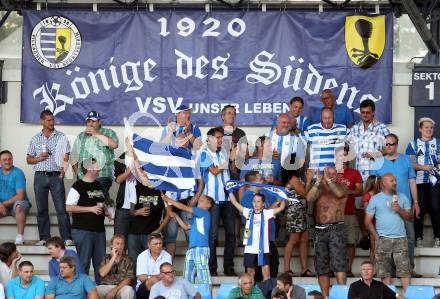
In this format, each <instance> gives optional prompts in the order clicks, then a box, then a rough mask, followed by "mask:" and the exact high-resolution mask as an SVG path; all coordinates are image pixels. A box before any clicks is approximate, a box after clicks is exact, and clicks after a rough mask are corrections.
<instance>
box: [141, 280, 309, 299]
mask: <svg viewBox="0 0 440 299" xmlns="http://www.w3.org/2000/svg"><path fill="white" fill-rule="evenodd" d="M196 294H197V291H196V289H194V287H193V286H192V284H190V283H189V282H188V281H187V280H186V279H183V278H180V277H176V278H175V279H174V282H173V284H172V285H171V286H170V287H166V286H164V284H163V283H162V281H159V282H157V283H155V284H154V285H153V287H152V288H151V291H150V297H149V298H150V299H154V298H155V297H157V296H164V297H165V298H167V299H188V296H191V297H194V296H195V295H196ZM304 299H305V298H304Z"/></svg>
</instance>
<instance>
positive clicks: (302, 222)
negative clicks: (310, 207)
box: [284, 170, 315, 277]
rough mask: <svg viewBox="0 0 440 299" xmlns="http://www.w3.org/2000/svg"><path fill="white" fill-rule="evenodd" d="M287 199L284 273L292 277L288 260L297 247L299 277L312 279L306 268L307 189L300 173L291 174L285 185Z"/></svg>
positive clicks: (312, 275)
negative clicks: (287, 237)
mask: <svg viewBox="0 0 440 299" xmlns="http://www.w3.org/2000/svg"><path fill="white" fill-rule="evenodd" d="M286 187H287V191H288V196H289V199H288V200H287V203H286V204H287V208H286V230H287V233H288V234H289V240H288V241H287V244H286V247H285V248H284V272H288V273H290V274H291V275H292V276H293V272H292V270H291V269H290V259H291V256H292V251H293V248H294V247H296V246H297V245H299V260H300V264H301V277H314V276H315V275H314V274H313V273H312V272H311V271H310V270H309V269H308V268H307V257H308V250H309V244H308V242H309V232H308V230H307V229H308V224H307V202H306V200H305V198H306V195H307V192H308V190H307V188H306V185H305V184H304V182H303V181H302V180H301V171H300V170H296V171H293V172H292V177H291V178H290V180H289V183H288V184H287V186H286Z"/></svg>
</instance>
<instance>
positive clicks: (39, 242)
mask: <svg viewBox="0 0 440 299" xmlns="http://www.w3.org/2000/svg"><path fill="white" fill-rule="evenodd" d="M35 245H37V246H45V245H46V241H44V240H40V241H38V242H37V243H35Z"/></svg>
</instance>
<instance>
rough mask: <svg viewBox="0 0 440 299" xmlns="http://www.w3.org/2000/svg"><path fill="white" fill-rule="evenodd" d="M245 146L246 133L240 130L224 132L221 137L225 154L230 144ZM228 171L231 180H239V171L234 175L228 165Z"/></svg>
mask: <svg viewBox="0 0 440 299" xmlns="http://www.w3.org/2000/svg"><path fill="white" fill-rule="evenodd" d="M231 142H232V143H233V144H247V143H248V142H247V138H246V133H245V132H244V131H243V130H242V129H240V128H235V129H234V131H232V132H231V131H226V130H224V136H223V143H224V144H223V146H224V147H225V148H226V149H227V153H229V151H230V149H231V144H230V143H231ZM229 169H230V170H231V173H230V176H231V179H232V180H239V179H240V171H238V173H234V172H233V171H232V167H231V165H229Z"/></svg>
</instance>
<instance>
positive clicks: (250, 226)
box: [243, 208, 274, 254]
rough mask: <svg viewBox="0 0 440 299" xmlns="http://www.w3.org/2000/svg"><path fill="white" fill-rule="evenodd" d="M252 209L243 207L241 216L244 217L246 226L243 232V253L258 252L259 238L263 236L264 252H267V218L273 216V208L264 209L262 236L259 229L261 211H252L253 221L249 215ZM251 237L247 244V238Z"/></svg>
mask: <svg viewBox="0 0 440 299" xmlns="http://www.w3.org/2000/svg"><path fill="white" fill-rule="evenodd" d="M252 213H253V209H248V208H243V217H244V218H245V219H246V227H245V232H244V238H243V239H244V240H243V245H245V248H244V253H252V254H258V252H259V249H260V238H263V245H264V253H269V220H270V219H272V218H274V214H273V209H264V210H263V211H262V213H263V214H264V228H263V234H264V235H263V236H260V231H261V213H254V219H253V223H250V221H251V218H252V217H251V215H252ZM250 237H252V243H251V244H249V245H248V239H249V238H250Z"/></svg>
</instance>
